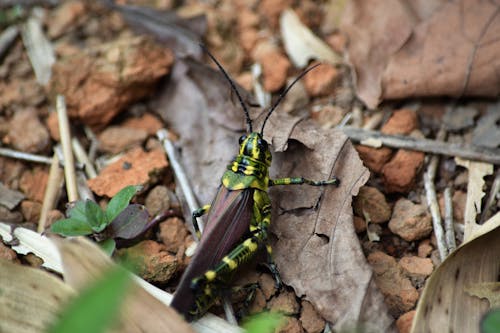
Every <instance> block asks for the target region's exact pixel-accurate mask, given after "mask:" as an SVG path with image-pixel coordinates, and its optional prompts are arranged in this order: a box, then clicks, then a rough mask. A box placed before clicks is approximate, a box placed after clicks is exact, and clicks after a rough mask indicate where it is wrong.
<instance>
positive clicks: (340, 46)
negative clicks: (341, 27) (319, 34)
mask: <svg viewBox="0 0 500 333" xmlns="http://www.w3.org/2000/svg"><path fill="white" fill-rule="evenodd" d="M326 42H327V44H328V45H330V47H331V48H332V49H333V50H334V51H335V52H337V53H339V54H342V53H344V51H345V47H346V44H347V38H346V36H345V35H344V34H343V33H341V32H336V33H333V34H331V35H329V36H328V37H326Z"/></svg>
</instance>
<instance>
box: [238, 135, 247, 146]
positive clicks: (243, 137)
mask: <svg viewBox="0 0 500 333" xmlns="http://www.w3.org/2000/svg"><path fill="white" fill-rule="evenodd" d="M246 138H247V136H246V135H242V136H240V139H239V140H238V142H239V144H240V145H241V144H242V143H243V141H245V139H246Z"/></svg>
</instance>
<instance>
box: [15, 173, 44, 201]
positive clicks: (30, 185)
mask: <svg viewBox="0 0 500 333" xmlns="http://www.w3.org/2000/svg"><path fill="white" fill-rule="evenodd" d="M48 179H49V172H48V170H47V169H46V168H43V167H35V168H33V170H26V171H25V172H23V174H22V176H21V180H20V181H19V187H20V189H21V191H22V192H23V193H24V195H26V198H27V199H29V200H33V201H38V202H42V201H43V197H44V195H45V188H46V187H47V181H48Z"/></svg>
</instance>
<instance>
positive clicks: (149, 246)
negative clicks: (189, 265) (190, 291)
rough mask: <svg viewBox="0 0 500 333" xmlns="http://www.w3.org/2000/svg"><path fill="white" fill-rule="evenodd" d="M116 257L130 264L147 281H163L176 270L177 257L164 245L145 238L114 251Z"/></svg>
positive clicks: (167, 279) (166, 280) (168, 278)
mask: <svg viewBox="0 0 500 333" xmlns="http://www.w3.org/2000/svg"><path fill="white" fill-rule="evenodd" d="M116 257H118V258H119V259H121V260H125V261H126V262H127V263H130V264H132V267H133V268H134V272H136V273H137V274H138V275H139V276H141V277H142V278H143V279H145V280H147V281H149V282H156V283H165V282H168V281H169V280H170V278H171V277H172V276H173V275H174V273H175V272H176V271H177V266H178V265H177V259H176V258H175V256H173V255H171V254H170V253H168V251H167V249H166V248H165V246H164V245H162V244H159V243H157V242H155V241H151V240H146V241H142V242H140V243H139V244H137V245H134V246H132V247H129V248H123V249H119V250H117V251H116Z"/></svg>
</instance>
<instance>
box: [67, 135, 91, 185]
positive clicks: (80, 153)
mask: <svg viewBox="0 0 500 333" xmlns="http://www.w3.org/2000/svg"><path fill="white" fill-rule="evenodd" d="M71 146H72V147H73V153H74V154H75V157H76V159H77V160H78V162H80V163H82V164H83V165H84V171H85V174H86V175H87V177H88V178H90V179H92V178H94V177H96V176H97V172H96V171H95V168H94V165H93V164H92V162H91V161H90V158H89V156H88V155H87V153H86V152H85V149H83V147H82V144H81V143H80V141H78V139H77V138H72V139H71Z"/></svg>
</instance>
